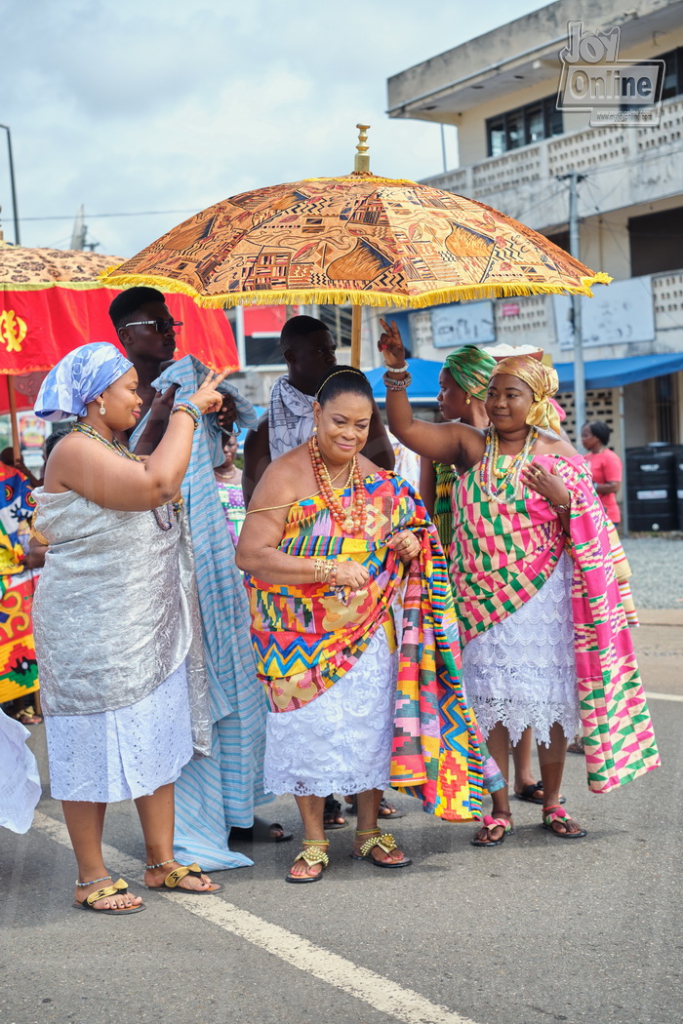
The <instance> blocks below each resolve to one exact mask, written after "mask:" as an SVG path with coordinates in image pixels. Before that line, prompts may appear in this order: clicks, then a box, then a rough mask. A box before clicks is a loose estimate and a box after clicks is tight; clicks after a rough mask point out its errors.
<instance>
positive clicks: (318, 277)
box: [104, 172, 611, 307]
mask: <svg viewBox="0 0 683 1024" xmlns="http://www.w3.org/2000/svg"><path fill="white" fill-rule="evenodd" d="M610 280H611V279H610V278H609V277H608V276H607V275H606V274H601V273H595V272H594V271H592V270H589V269H588V267H585V266H584V265H583V264H581V263H579V262H578V261H577V260H575V259H574V258H573V257H571V256H570V255H568V253H566V252H564V251H563V250H562V249H559V248H558V247H557V246H556V245H553V243H552V242H549V241H548V239H547V238H545V237H543V235H539V234H538V233H537V232H535V231H532V230H530V229H529V228H527V227H525V226H524V225H523V224H520V223H518V222H517V221H515V220H512V219H511V218H510V217H506V216H505V215H504V214H502V213H499V212H498V211H496V210H494V209H492V208H491V207H489V206H484V205H483V204H482V203H477V202H475V201H474V200H472V199H465V198H463V197H462V196H457V195H454V194H453V193H452V192H443V191H441V190H439V189H436V188H431V187H430V186H429V185H419V184H416V183H415V182H411V181H402V180H401V181H399V180H393V179H389V178H378V177H375V176H374V175H372V174H369V173H365V172H354V173H353V174H350V175H347V176H346V177H339V178H312V179H310V180H305V181H298V182H293V183H288V184H285V185H274V186H271V187H269V188H262V189H256V190H255V191H253V192H244V193H242V194H241V195H237V196H233V197H232V198H230V199H226V200H224V201H223V202H220V203H216V204H215V205H214V206H210V207H209V208H208V209H206V210H204V211H203V212H202V213H198V214H196V215H195V216H194V217H190V218H189V220H186V221H184V222H183V223H182V224H180V225H179V226H178V227H175V228H173V229H172V230H171V231H169V232H167V233H166V234H165V235H163V236H162V237H161V238H159V239H158V240H157V241H156V242H153V243H152V244H151V245H149V246H147V248H146V249H143V250H142V252H140V253H138V255H137V256H134V257H133V258H132V259H129V260H126V261H125V263H122V264H121V265H120V266H118V267H116V268H114V269H112V270H111V271H110V273H109V274H108V275H107V276H106V277H105V278H104V282H105V283H108V284H113V285H128V284H155V285H157V286H158V287H160V288H162V289H164V290H167V291H178V292H185V293H186V294H187V295H191V296H192V297H193V298H194V300H195V301H196V302H197V303H198V304H199V305H201V306H234V305H238V304H244V305H251V304H255V303H264V304H273V303H282V304H286V305H294V304H297V303H323V304H324V303H341V302H351V303H353V304H354V305H369V306H399V307H400V306H403V307H417V306H429V305H432V304H434V303H443V302H453V301H456V300H463V299H477V298H483V297H491V296H495V295H525V294H531V293H536V292H565V293H573V294H583V295H591V294H592V293H591V290H590V288H591V285H593V284H596V283H604V284H607V283H609V281H610Z"/></svg>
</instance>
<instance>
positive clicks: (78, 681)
mask: <svg viewBox="0 0 683 1024" xmlns="http://www.w3.org/2000/svg"><path fill="white" fill-rule="evenodd" d="M223 376H224V375H223V374H218V375H215V374H210V375H209V376H208V377H207V379H206V380H205V381H204V383H203V384H202V386H201V387H200V388H199V389H198V390H197V391H196V393H195V394H194V395H192V396H191V400H190V401H185V402H177V403H176V405H175V408H174V410H173V415H171V422H170V425H169V427H168V430H167V431H166V434H165V436H164V438H163V440H162V441H161V443H160V444H159V446H158V448H157V449H156V451H155V452H154V453H153V454H152V455H150V456H149V458H148V459H147V460H146V461H142V460H141V459H139V458H138V457H136V456H135V455H133V453H132V452H130V451H129V450H128V449H127V448H125V447H124V446H123V445H121V444H120V443H119V442H117V441H116V440H115V439H114V438H115V435H116V433H117V431H125V430H128V429H129V428H130V427H131V426H133V425H134V424H135V422H136V420H137V418H138V416H139V409H140V404H141V400H140V398H139V397H138V394H137V374H136V372H135V369H134V368H133V366H132V363H130V362H129V361H128V360H127V359H125V358H124V357H123V356H122V355H121V353H120V352H119V350H118V349H117V348H115V347H114V346H113V345H108V344H91V345H84V346H82V347H81V348H77V349H75V350H74V351H73V352H71V353H69V355H68V356H66V357H65V358H64V359H62V360H61V362H59V363H58V364H57V365H56V366H55V368H54V369H53V370H51V371H50V373H49V374H48V375H47V377H46V378H45V381H44V382H43V385H42V387H41V389H40V393H39V395H38V399H37V402H36V406H35V412H36V415H37V416H40V417H41V418H42V419H49V420H59V419H63V418H66V417H68V416H77V417H78V422H77V424H76V425H75V426H74V427H73V429H72V431H71V433H70V434H68V435H67V436H66V437H64V438H62V440H61V441H60V442H59V444H58V445H57V446H56V448H55V449H54V451H53V452H52V454H51V455H50V458H49V459H48V462H47V467H46V472H45V481H44V486H43V487H41V488H38V489H37V490H36V491H34V497H35V500H36V504H37V512H36V516H35V524H34V525H35V529H36V532H37V533H38V534H40V535H42V536H43V537H44V538H45V540H46V542H47V543H48V544H49V548H48V551H47V554H46V557H45V568H44V569H43V572H42V574H41V578H40V582H39V584H38V590H37V594H36V598H35V601H34V606H33V620H34V634H35V642H36V651H37V655H38V666H39V671H40V680H41V688H42V693H43V707H44V711H45V728H46V731H47V744H48V758H49V764H50V781H51V785H52V796H53V798H54V799H57V800H61V801H62V802H63V803H62V807H63V811H64V819H65V821H66V825H67V828H68V830H69V835H70V837H71V842H72V844H73V848H74V853H75V854H76V860H77V862H78V880H77V882H76V891H75V902H74V906H76V907H79V908H83V909H86V910H91V911H97V912H99V913H106V914H130V913H135V912H137V911H140V910H142V909H144V908H143V906H142V900H141V899H140V897H137V896H133V895H131V894H130V893H129V892H128V890H127V885H126V883H125V882H124V881H122V880H121V879H119V880H118V881H116V882H114V881H113V878H112V876H111V875H110V874H109V871H108V869H107V867H105V864H104V861H103V857H102V828H103V825H104V816H105V811H106V807H107V804H108V803H110V802H112V801H116V800H129V799H133V800H135V802H136V804H137V809H138V814H139V816H140V821H141V824H142V830H143V833H144V837H145V846H146V852H147V864H146V867H145V883H146V885H147V887H148V888H150V889H168V890H170V891H183V892H190V893H197V894H206V893H212V892H217V891H219V890H220V889H221V888H222V886H218V885H214V884H213V883H212V882H211V880H210V879H209V878H208V877H207V876H206V875H204V874H202V871H201V868H200V867H199V866H198V865H197V864H191V865H189V866H187V865H181V864H179V863H178V862H177V861H176V860H175V859H174V857H173V783H174V782H175V780H176V779H177V778H178V776H179V774H180V771H181V769H182V767H183V765H185V764H186V763H187V762H188V761H190V760H191V759H192V757H193V753H196V754H198V755H200V754H208V752H209V749H210V746H209V741H210V717H209V706H208V690H207V682H206V674H205V666H204V658H203V650H202V647H201V636H200V632H199V621H198V619H199V616H198V612H197V607H196V595H195V593H194V570H193V563H192V557H191V549H190V548H189V545H188V544H187V543H186V542H185V541H186V531H185V526H184V521H183V520H184V515H183V511H182V507H181V506H180V503H178V502H177V501H176V499H177V496H178V493H179V488H180V484H181V481H182V479H183V475H184V473H185V470H186V468H187V464H188V461H189V458H190V451H191V449H192V437H193V434H194V431H195V429H196V426H197V424H198V423H199V420H200V417H201V414H202V413H205V412H209V411H211V410H212V409H215V408H217V407H218V406H220V402H221V395H220V394H219V392H218V391H217V390H216V388H217V387H218V385H219V384H220V382H221V380H222V379H223Z"/></svg>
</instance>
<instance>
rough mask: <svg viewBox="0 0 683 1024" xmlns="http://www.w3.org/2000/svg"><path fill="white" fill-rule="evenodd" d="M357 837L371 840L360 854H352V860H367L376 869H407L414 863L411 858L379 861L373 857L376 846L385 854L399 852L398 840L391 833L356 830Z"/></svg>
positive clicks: (375, 830) (376, 830) (377, 830)
mask: <svg viewBox="0 0 683 1024" xmlns="http://www.w3.org/2000/svg"><path fill="white" fill-rule="evenodd" d="M356 835H357V836H366V835H369V836H370V838H369V839H366V840H365V842H364V843H363V845H362V846H361V848H360V851H359V853H352V854H351V858H352V860H365V861H368V862H369V863H370V864H374V866H375V867H376V868H407V867H408V865H409V864H412V863H413V862H412V860H411V859H410V857H404V858H403V860H377V859H376V858H375V857H372V856H371V850H374V848H375V847H376V846H379V848H380V850H384V852H385V853H391V852H392V850H398V845H397V843H396V840H395V839H394V837H393V836H392V834H391V833H390V832H382V831H380V829H378V828H373V829H370V830H369V831H368V832H359V831H358V829H356Z"/></svg>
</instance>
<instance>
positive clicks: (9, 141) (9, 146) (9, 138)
mask: <svg viewBox="0 0 683 1024" xmlns="http://www.w3.org/2000/svg"><path fill="white" fill-rule="evenodd" d="M0 128H4V130H5V131H6V132H7V155H8V156H9V183H10V188H11V189H12V211H13V213H14V244H15V245H21V242H20V241H19V212H18V210H17V190H16V186H15V184H14V160H13V159H12V135H11V133H10V130H9V128H8V127H7V125H6V124H0Z"/></svg>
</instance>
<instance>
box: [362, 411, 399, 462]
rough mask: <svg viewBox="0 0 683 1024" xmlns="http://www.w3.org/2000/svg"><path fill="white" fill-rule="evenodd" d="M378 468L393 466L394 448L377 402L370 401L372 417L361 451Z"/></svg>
mask: <svg viewBox="0 0 683 1024" xmlns="http://www.w3.org/2000/svg"><path fill="white" fill-rule="evenodd" d="M362 454H363V455H364V456H365V458H366V459H370V462H374V463H375V465H376V466H379V468H380V469H393V468H394V462H395V459H394V449H393V448H392V446H391V441H390V440H389V435H388V434H387V431H386V428H385V426H384V423H383V422H382V416H381V413H380V411H379V408H378V407H377V402H373V403H372V419H371V420H370V429H369V430H368V443H367V444H366V446H365V448H364V449H363V453H362Z"/></svg>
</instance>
